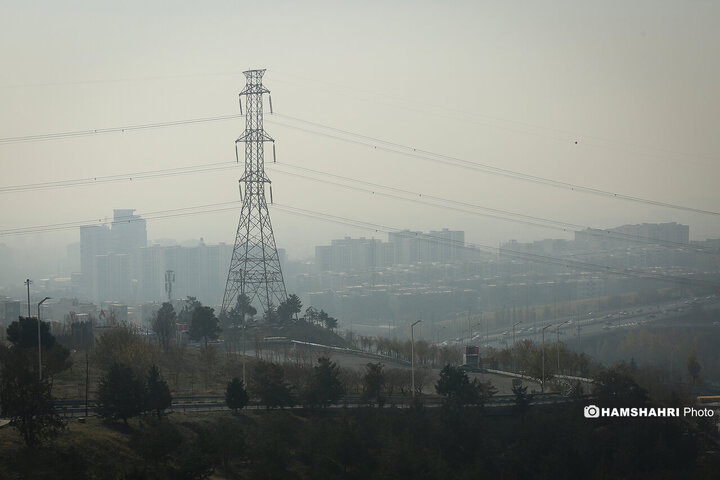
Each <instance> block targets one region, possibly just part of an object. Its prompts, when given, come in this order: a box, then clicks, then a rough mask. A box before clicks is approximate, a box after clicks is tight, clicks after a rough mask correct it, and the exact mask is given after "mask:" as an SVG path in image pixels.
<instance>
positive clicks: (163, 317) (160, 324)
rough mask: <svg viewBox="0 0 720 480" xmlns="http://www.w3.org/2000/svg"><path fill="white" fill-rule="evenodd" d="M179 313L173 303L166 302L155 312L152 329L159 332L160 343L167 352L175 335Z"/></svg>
mask: <svg viewBox="0 0 720 480" xmlns="http://www.w3.org/2000/svg"><path fill="white" fill-rule="evenodd" d="M176 325H177V315H175V309H174V308H173V306H172V304H171V303H168V302H165V303H163V304H162V307H160V310H158V311H157V313H156V314H155V319H154V320H153V324H152V329H153V331H154V332H155V333H156V334H157V338H158V343H159V344H160V346H161V347H162V348H163V350H164V351H166V352H167V350H168V347H169V346H170V341H171V340H172V339H173V337H174V336H175V331H176Z"/></svg>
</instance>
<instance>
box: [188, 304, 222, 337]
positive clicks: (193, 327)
mask: <svg viewBox="0 0 720 480" xmlns="http://www.w3.org/2000/svg"><path fill="white" fill-rule="evenodd" d="M220 331H221V330H220V327H219V326H218V319H217V317H215V309H213V308H210V307H197V308H196V309H195V310H194V311H193V313H192V320H191V322H190V328H189V329H188V335H190V338H191V339H192V340H194V341H197V340H200V339H204V340H205V346H206V347H207V344H208V339H210V340H215V339H217V338H218V333H220Z"/></svg>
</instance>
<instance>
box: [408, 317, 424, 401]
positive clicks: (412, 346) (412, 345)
mask: <svg viewBox="0 0 720 480" xmlns="http://www.w3.org/2000/svg"><path fill="white" fill-rule="evenodd" d="M420 322H422V320H417V321H416V322H415V323H413V324H412V325H410V372H411V375H412V396H413V398H415V333H414V329H415V325H417V324H418V323H420Z"/></svg>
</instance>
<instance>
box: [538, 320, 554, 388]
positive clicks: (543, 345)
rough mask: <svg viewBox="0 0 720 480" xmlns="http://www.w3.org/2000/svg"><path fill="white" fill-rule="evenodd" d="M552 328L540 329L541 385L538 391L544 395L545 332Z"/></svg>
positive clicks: (548, 326)
mask: <svg viewBox="0 0 720 480" xmlns="http://www.w3.org/2000/svg"><path fill="white" fill-rule="evenodd" d="M550 327H552V325H546V326H545V327H543V329H542V383H541V384H540V391H541V392H543V393H545V330H547V329H548V328H550Z"/></svg>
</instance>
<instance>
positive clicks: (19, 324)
mask: <svg viewBox="0 0 720 480" xmlns="http://www.w3.org/2000/svg"><path fill="white" fill-rule="evenodd" d="M6 333H7V340H8V341H9V342H10V343H12V345H13V347H15V348H17V349H18V351H19V352H22V353H23V354H24V355H26V356H27V360H28V362H27V363H28V368H30V369H35V372H37V347H38V321H37V319H36V318H33V317H20V318H19V319H18V320H17V321H15V322H12V323H11V324H10V325H8V327H7V330H6ZM40 345H41V346H42V362H43V377H52V376H53V375H54V374H56V373H59V372H62V371H64V370H67V369H68V368H70V365H71V363H70V361H69V358H70V352H69V351H68V350H67V349H66V348H63V347H62V346H61V345H59V344H58V343H57V342H56V340H55V337H54V336H53V335H52V334H51V333H50V324H49V323H48V322H40ZM36 375H37V373H36ZM51 385H52V384H51Z"/></svg>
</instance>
